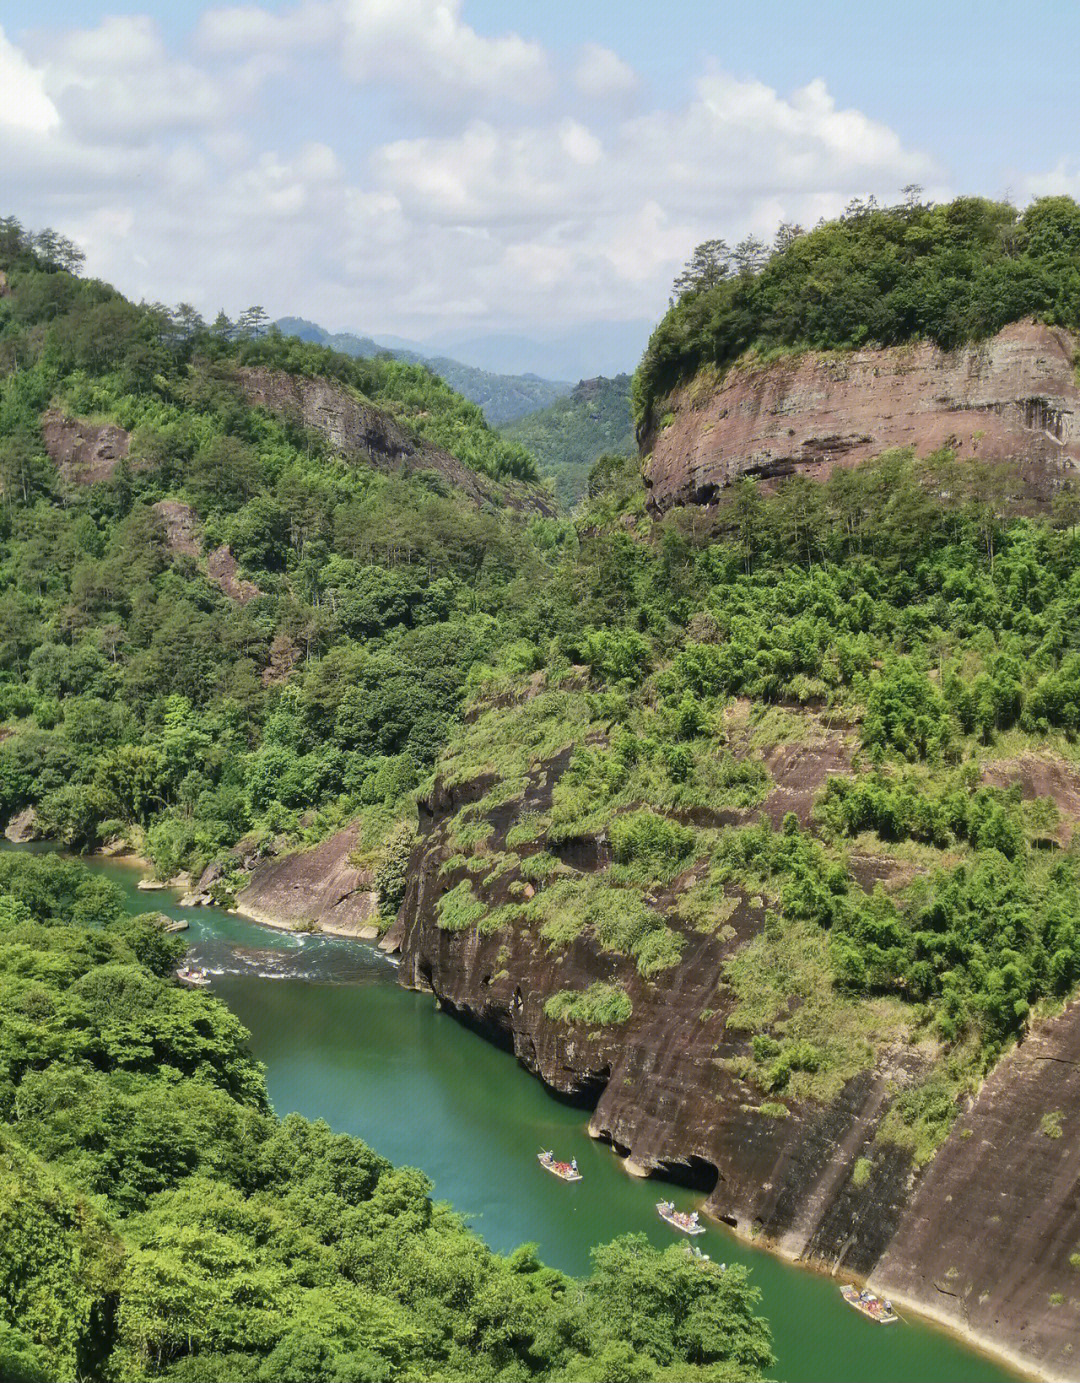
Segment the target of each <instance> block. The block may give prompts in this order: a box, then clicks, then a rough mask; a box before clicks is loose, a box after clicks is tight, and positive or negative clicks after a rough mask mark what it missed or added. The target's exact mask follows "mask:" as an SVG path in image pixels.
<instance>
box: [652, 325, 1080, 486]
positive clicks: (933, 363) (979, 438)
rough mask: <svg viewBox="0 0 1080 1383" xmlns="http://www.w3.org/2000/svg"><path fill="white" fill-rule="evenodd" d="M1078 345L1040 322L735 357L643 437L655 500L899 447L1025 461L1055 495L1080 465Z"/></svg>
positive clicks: (1027, 475) (817, 471) (674, 400)
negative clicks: (978, 336)
mask: <svg viewBox="0 0 1080 1383" xmlns="http://www.w3.org/2000/svg"><path fill="white" fill-rule="evenodd" d="M1076 351H1077V343H1076V341H1075V340H1074V338H1073V337H1072V336H1070V334H1069V333H1068V332H1065V331H1062V330H1060V329H1057V328H1053V327H1045V326H1040V325H1038V324H1036V323H1034V322H1030V321H1029V322H1016V323H1014V324H1013V325H1011V326H1008V327H1006V328H1005V329H1004V330H1003V331H1001V332H999V333H998V335H997V336H994V337H992V338H990V339H989V340H987V341H982V342H979V343H978V344H976V345H971V346H965V347H964V348H962V349H960V350H955V351H942V350H940V349H939V348H938V347H936V346H934V345H932V344H931V343H929V342H917V343H914V344H912V345H908V346H901V347H896V348H893V349H890V350H860V351H853V352H848V353H842V352H829V353H824V354H823V353H819V352H812V351H809V352H805V353H803V354H799V355H790V356H784V357H782V358H780V359H778V360H774V361H771V362H769V363H766V364H753V363H751V364H747V365H735V366H733V367H732V368H731V369H729V370H728V371H727V372H726V374H724V376H723V377H722V378H721V379H720V380H719V381H718V382H716V383H715V384H710V383H709V382H708V381H706V380H704V379H699V380H697V381H693V382H691V383H690V384H688V385H686V386H685V387H683V388H681V389H679V390H678V391H677V392H676V393H675V394H674V395H673V396H672V397H671V398H670V399H669V400H668V401H667V404H666V407H667V409H668V413H667V415H666V416H667V417H668V418H669V419H670V421H669V422H668V424H667V426H662V427H661V428H660V429H659V431H658V432H657V434H656V435H655V436H649V437H645V438H644V439H643V449H644V450H646V451H650V452H651V455H649V456H648V457H647V459H646V463H645V483H646V486H647V488H648V495H649V505H650V508H651V509H652V510H653V511H654V512H657V511H663V510H666V509H668V508H670V507H671V506H672V505H676V504H688V503H693V504H709V503H712V502H713V501H714V500H715V499H716V497H717V495H718V494H719V492H720V491H721V490H722V489H723V488H724V487H725V486H727V485H730V484H731V483H732V482H733V481H735V480H737V479H739V477H741V476H755V477H758V478H762V479H766V480H767V479H771V478H775V477H782V476H785V475H791V474H795V473H798V474H804V475H808V476H810V477H812V478H815V479H823V478H825V477H826V476H827V475H828V474H829V472H830V471H831V470H832V468H833V467H835V466H854V465H856V464H858V463H859V462H860V461H864V460H867V459H868V458H870V457H873V456H877V455H879V454H880V453H881V452H883V451H887V450H889V449H890V448H894V447H913V448H914V449H915V451H916V452H917V453H918V454H919V455H926V454H928V453H929V452H932V451H935V450H937V449H939V448H941V447H945V446H949V447H952V448H953V449H954V450H955V452H956V455H957V457H958V458H959V459H962V460H980V461H1007V462H1014V463H1016V464H1018V465H1019V466H1020V467H1021V471H1022V475H1023V480H1024V488H1025V492H1026V493H1027V494H1028V495H1030V496H1032V497H1033V498H1035V499H1036V500H1045V499H1047V498H1048V497H1049V496H1050V495H1051V494H1052V493H1053V491H1054V489H1055V488H1056V487H1057V486H1058V485H1060V483H1061V480H1062V479H1063V478H1064V477H1065V476H1066V475H1068V474H1069V473H1070V472H1073V471H1075V470H1076V469H1077V468H1078V467H1080V387H1078V385H1077V379H1076V371H1075V363H1074V362H1075V359H1076ZM658 411H659V410H658Z"/></svg>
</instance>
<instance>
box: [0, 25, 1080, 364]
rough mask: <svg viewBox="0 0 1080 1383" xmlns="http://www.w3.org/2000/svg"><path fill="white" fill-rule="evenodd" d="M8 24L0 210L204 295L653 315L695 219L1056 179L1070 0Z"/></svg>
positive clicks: (455, 321) (337, 311) (790, 212)
mask: <svg viewBox="0 0 1080 1383" xmlns="http://www.w3.org/2000/svg"><path fill="white" fill-rule="evenodd" d="M0 34H2V37H0V170H2V171H0V204H2V209H3V210H4V211H5V212H12V213H14V214H16V215H18V216H20V218H21V219H23V220H24V221H25V222H27V223H28V224H30V225H38V224H43V223H46V222H47V223H51V224H54V225H56V226H58V227H59V228H60V229H63V230H65V231H67V232H68V233H70V234H73V235H75V236H77V237H78V238H79V239H80V241H82V243H84V244H85V246H86V248H87V250H88V254H89V268H90V269H91V271H93V272H95V273H99V274H101V275H102V276H103V277H106V278H109V279H111V280H113V281H114V282H116V283H117V284H118V285H119V286H120V287H122V288H123V289H124V290H125V291H127V292H129V293H132V294H133V295H135V296H137V297H138V296H143V297H147V298H150V299H159V300H164V301H168V302H175V301H178V300H181V299H182V300H187V301H191V302H194V303H195V305H196V306H198V307H199V308H201V309H202V310H203V311H206V312H213V311H216V310H217V308H218V307H219V306H224V307H225V308H226V310H228V311H230V312H232V313H236V312H237V311H239V310H240V309H241V308H242V307H243V306H245V305H247V304H248V303H251V302H255V301H257V302H261V303H262V304H264V305H265V306H266V308H267V309H268V310H269V311H270V312H271V313H272V314H274V315H279V314H284V313H291V314H296V315H304V316H309V317H313V318H315V319H317V320H319V321H321V322H323V323H324V324H326V325H328V326H330V327H332V328H339V329H340V328H344V327H353V328H358V329H361V330H365V331H369V332H396V333H399V334H401V335H407V336H414V337H415V336H426V335H432V334H434V335H441V336H443V337H446V336H448V335H452V334H453V333H454V332H461V333H463V334H465V333H473V334H475V333H479V332H487V331H493V330H500V331H515V332H524V333H534V334H536V333H543V332H545V331H551V332H554V331H556V330H558V331H565V330H566V329H570V328H574V327H576V326H578V325H580V324H583V323H593V322H617V321H635V320H640V319H642V318H648V319H653V318H655V317H656V316H657V315H658V314H659V312H661V311H662V310H663V307H664V305H665V302H666V297H667V292H668V287H669V285H670V283H671V280H672V278H673V276H674V273H675V272H676V271H677V269H678V267H679V265H680V263H681V262H682V260H683V259H684V258H685V257H686V255H687V254H688V253H689V251H690V249H691V248H692V246H693V245H694V243H696V241H697V240H699V239H703V238H705V237H707V236H712V235H716V234H720V235H723V236H724V237H725V238H727V239H729V240H735V239H738V238H739V237H740V236H741V235H743V234H745V233H747V232H748V231H753V232H755V233H760V234H768V233H769V232H770V231H771V229H772V228H773V227H774V226H775V224H776V222H777V221H778V220H780V219H781V218H783V219H796V220H800V221H803V222H807V221H813V220H816V219H817V217H818V216H820V215H829V214H834V213H835V212H836V211H838V210H839V209H840V208H841V207H842V206H843V205H844V203H845V202H846V201H847V200H848V198H849V197H850V196H852V195H859V194H865V193H869V192H873V193H875V194H877V195H878V196H879V197H882V198H889V197H892V196H895V195H896V193H897V190H898V189H899V187H900V186H902V185H903V184H904V183H907V182H911V181H915V182H919V183H921V184H923V185H924V186H925V187H926V188H927V190H928V193H929V194H930V195H932V196H934V197H935V198H941V197H945V196H949V195H952V194H954V193H957V192H979V193H985V194H987V195H991V196H1002V195H1005V194H1006V193H1008V194H1009V195H1011V196H1012V197H1013V199H1014V200H1016V201H1017V202H1019V203H1023V202H1025V201H1027V200H1028V199H1030V198H1031V197H1032V196H1035V195H1040V194H1042V193H1045V192H1051V191H1071V192H1073V193H1076V192H1077V191H1078V190H1080V176H1078V171H1080V119H1078V116H1080V110H1078V106H1080V95H1078V83H1077V81H1076V77H1075V72H1074V67H1075V58H1076V53H1077V51H1078V44H1077V39H1078V38H1080V10H1078V9H1077V8H1076V7H1075V6H1074V5H1072V4H1062V3H1054V4H1052V3H1045V2H1044V3H1029V4H1027V5H1025V6H1023V7H1019V6H1017V5H1016V4H1015V3H1014V4H1010V5H1006V4H1003V3H982V4H978V5H976V4H966V3H965V4H959V3H955V4H949V3H937V4H929V3H923V0H916V2H915V3H910V2H909V3H906V4H904V5H898V4H897V5H890V6H884V7H882V6H878V7H872V6H869V5H866V4H861V5H857V6H856V5H852V4H839V3H835V2H834V0H824V3H820V2H819V3H816V4H814V5H807V4H804V3H800V4H784V3H775V2H774V3H769V2H768V0H762V3H758V4H756V5H746V4H741V5H729V4H717V3H712V4H706V3H699V2H698V0H684V2H683V3H679V2H678V0H676V3H670V4H668V5H667V6H661V5H657V4H655V3H649V4H644V3H630V2H629V0H622V3H618V4H616V3H610V2H609V0H600V2H599V3H578V4H572V3H567V0H544V3H543V4H538V3H529V4H524V3H520V2H519V0H500V2H499V3H496V2H495V0H293V3H285V4H264V5H258V4H244V5H240V6H230V5H209V4H207V5H201V4H170V5H166V4H162V3H141V4H139V3H125V2H124V0H118V2H117V3H113V4H110V5H105V6H99V5H97V4H95V3H93V2H92V0H90V3H81V4H78V5H74V4H61V3H57V0H35V3H34V4H28V3H24V2H23V0H5V3H4V4H3V6H2V7H0Z"/></svg>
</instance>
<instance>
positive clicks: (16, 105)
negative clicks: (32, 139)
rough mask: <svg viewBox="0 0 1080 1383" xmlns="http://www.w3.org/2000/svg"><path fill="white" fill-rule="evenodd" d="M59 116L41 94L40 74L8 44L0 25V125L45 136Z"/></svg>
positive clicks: (54, 125) (42, 89)
mask: <svg viewBox="0 0 1080 1383" xmlns="http://www.w3.org/2000/svg"><path fill="white" fill-rule="evenodd" d="M59 124H60V115H59V113H58V111H57V109H56V107H55V106H54V105H53V103H52V102H51V101H50V100H49V98H48V96H47V95H46V93H45V85H44V82H43V81H42V74H41V72H40V71H38V70H37V69H36V68H34V67H31V65H30V63H29V62H28V61H27V59H26V56H25V54H24V53H22V52H20V50H19V49H18V48H16V47H15V46H14V44H12V43H10V42H9V41H8V39H7V37H6V35H5V34H4V30H3V27H2V26H0V126H6V127H7V128H8V129H9V130H24V131H27V132H29V133H32V134H47V133H48V132H49V131H50V130H53V129H55V128H56V127H57V126H58V125H59Z"/></svg>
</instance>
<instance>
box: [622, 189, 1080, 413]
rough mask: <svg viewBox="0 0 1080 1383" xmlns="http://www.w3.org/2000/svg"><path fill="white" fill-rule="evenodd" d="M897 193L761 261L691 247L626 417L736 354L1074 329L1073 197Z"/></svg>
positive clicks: (1076, 258) (1077, 309) (1078, 271)
mask: <svg viewBox="0 0 1080 1383" xmlns="http://www.w3.org/2000/svg"><path fill="white" fill-rule="evenodd" d="M905 193H906V194H907V195H906V199H905V201H904V202H902V203H901V204H899V205H897V206H892V207H879V206H878V205H877V204H876V203H875V202H874V201H873V199H867V200H860V201H854V202H852V203H851V204H850V206H849V207H848V209H847V211H846V212H845V213H844V215H843V216H842V217H840V218H839V220H835V221H828V222H822V223H821V224H820V225H818V226H816V227H815V228H814V229H813V230H812V231H810V232H809V233H807V234H801V235H800V234H790V233H783V234H781V235H779V236H778V238H777V240H776V242H775V245H774V249H773V252H772V253H771V254H769V255H764V254H761V253H757V252H755V253H750V250H751V248H755V249H756V247H751V246H749V244H748V242H744V244H743V245H741V246H740V247H739V249H738V250H737V251H736V252H735V254H734V256H730V255H728V253H727V250H726V247H725V246H724V244H723V242H722V241H719V240H714V241H706V242H705V244H704V245H700V246H699V247H698V248H697V250H695V251H694V254H693V256H692V257H691V260H690V262H689V263H688V264H687V266H686V269H685V270H684V271H683V273H682V274H681V275H680V276H679V278H678V279H677V280H676V284H675V294H676V296H675V298H674V300H673V302H672V305H671V307H670V308H669V310H668V312H667V315H666V316H665V317H664V319H663V321H662V322H661V323H660V325H659V326H658V327H657V329H656V330H655V331H654V332H653V335H652V337H651V339H650V341H649V345H648V347H647V349H646V351H645V355H644V357H643V359H642V361H641V364H640V366H639V368H638V372H637V375H636V376H635V379H634V393H633V404H634V410H635V416H636V419H637V421H639V422H642V421H646V422H647V421H649V420H650V419H651V417H652V413H653V406H654V404H655V403H656V402H658V401H659V400H660V399H661V398H662V397H663V396H664V395H665V394H667V393H668V392H669V391H670V390H671V389H672V388H673V387H675V386H676V385H677V384H678V383H679V382H680V381H682V380H685V379H688V378H690V377H691V376H693V375H694V374H695V373H696V372H697V371H698V370H699V369H700V368H701V367H702V366H704V365H714V366H719V367H720V368H724V367H726V366H727V365H730V364H731V363H732V362H733V361H734V360H736V359H737V358H738V357H739V356H740V355H742V354H743V353H744V352H745V351H747V350H754V349H756V350H771V349H775V348H777V347H788V348H794V349H815V350H843V349H850V348H854V347H858V346H866V345H879V346H892V345H898V344H900V343H901V342H903V341H910V340H913V339H916V338H927V339H929V340H932V341H935V342H936V343H937V344H938V345H939V346H941V347H943V348H946V349H948V348H952V347H955V346H958V345H961V344H963V343H964V342H966V341H973V340H978V339H980V338H981V337H985V336H991V335H993V334H994V333H995V332H997V331H1000V330H1001V328H1002V327H1003V326H1005V325H1006V324H1007V323H1009V322H1015V321H1018V320H1019V319H1020V318H1022V317H1025V316H1036V317H1038V318H1040V319H1041V320H1043V321H1046V322H1049V323H1053V324H1056V325H1059V326H1064V327H1069V328H1072V329H1080V207H1078V206H1077V204H1076V202H1074V201H1073V200H1072V198H1071V197H1043V198H1040V199H1039V200H1038V201H1036V202H1033V203H1032V204H1031V205H1030V206H1029V207H1028V208H1027V209H1026V210H1025V211H1024V212H1022V213H1021V212H1019V211H1018V210H1017V208H1016V207H1014V206H1012V205H1011V204H1010V203H1008V202H993V201H989V200H987V199H985V198H982V197H958V198H957V199H956V200H955V201H953V202H948V203H946V204H944V205H941V206H932V205H928V204H925V203H922V202H919V201H918V200H916V199H915V190H914V189H905ZM791 229H793V228H785V232H790V230H791ZM732 261H734V264H735V267H737V268H738V270H739V272H738V273H736V274H733V273H732V272H731V264H732Z"/></svg>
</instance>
